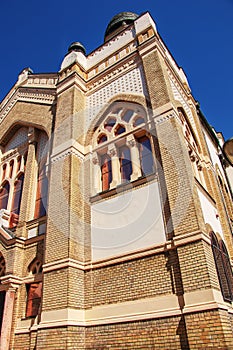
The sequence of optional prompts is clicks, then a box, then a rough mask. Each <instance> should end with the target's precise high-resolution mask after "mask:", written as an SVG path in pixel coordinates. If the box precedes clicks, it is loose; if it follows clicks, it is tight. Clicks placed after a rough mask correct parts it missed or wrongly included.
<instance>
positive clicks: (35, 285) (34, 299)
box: [25, 257, 42, 318]
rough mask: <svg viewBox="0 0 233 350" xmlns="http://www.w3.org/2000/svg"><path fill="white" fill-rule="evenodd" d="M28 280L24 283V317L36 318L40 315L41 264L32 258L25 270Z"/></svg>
mask: <svg viewBox="0 0 233 350" xmlns="http://www.w3.org/2000/svg"><path fill="white" fill-rule="evenodd" d="M27 274H28V279H27V281H28V282H27V283H26V286H25V287H26V295H27V301H26V311H25V316H26V317H30V318H33V317H36V316H38V315H39V313H40V305H41V295H42V262H41V260H40V259H38V257H36V258H34V259H33V260H32V261H31V263H30V264H29V265H28V268H27Z"/></svg>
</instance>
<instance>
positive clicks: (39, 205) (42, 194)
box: [34, 165, 48, 218]
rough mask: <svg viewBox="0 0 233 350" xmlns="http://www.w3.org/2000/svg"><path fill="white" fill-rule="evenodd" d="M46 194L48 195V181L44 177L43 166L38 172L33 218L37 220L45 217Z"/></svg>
mask: <svg viewBox="0 0 233 350" xmlns="http://www.w3.org/2000/svg"><path fill="white" fill-rule="evenodd" d="M47 193H48V179H47V176H46V167H45V165H44V166H43V167H42V169H41V170H40V171H39V172H38V180H37V192H36V203H35V214H34V217H35V218H39V217H42V216H45V215H46V209H47Z"/></svg>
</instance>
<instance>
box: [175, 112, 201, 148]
mask: <svg viewBox="0 0 233 350" xmlns="http://www.w3.org/2000/svg"><path fill="white" fill-rule="evenodd" d="M177 111H178V113H179V112H181V113H182V114H183V116H184V118H185V122H186V123H187V125H188V127H189V129H190V132H191V134H192V137H193V139H194V141H195V143H196V145H197V150H198V152H199V153H201V146H200V143H199V142H198V140H197V137H196V135H195V132H194V130H193V127H192V125H191V123H190V121H189V118H188V116H187V114H186V112H185V110H184V108H183V106H177Z"/></svg>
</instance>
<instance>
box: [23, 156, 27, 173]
mask: <svg viewBox="0 0 233 350" xmlns="http://www.w3.org/2000/svg"><path fill="white" fill-rule="evenodd" d="M27 159H28V152H26V153H25V154H24V156H23V160H24V171H25V170H26V164H27Z"/></svg>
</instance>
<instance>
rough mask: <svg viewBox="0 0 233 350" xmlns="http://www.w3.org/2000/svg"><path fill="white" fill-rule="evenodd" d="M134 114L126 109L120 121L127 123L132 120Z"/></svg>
mask: <svg viewBox="0 0 233 350" xmlns="http://www.w3.org/2000/svg"><path fill="white" fill-rule="evenodd" d="M133 114H134V111H132V110H131V109H128V110H127V111H126V112H125V113H124V114H123V116H122V119H123V120H124V121H125V122H126V123H128V122H129V121H130V119H131V118H132V116H133Z"/></svg>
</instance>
